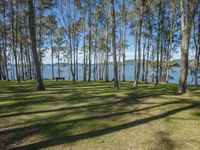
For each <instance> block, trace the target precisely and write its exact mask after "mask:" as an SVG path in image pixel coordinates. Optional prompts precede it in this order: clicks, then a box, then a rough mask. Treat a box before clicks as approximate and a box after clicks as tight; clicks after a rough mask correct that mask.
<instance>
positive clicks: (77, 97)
mask: <svg viewBox="0 0 200 150" xmlns="http://www.w3.org/2000/svg"><path fill="white" fill-rule="evenodd" d="M68 84H69V86H72V87H65V86H66V85H68ZM111 84H112V83H106V84H104V83H103V82H101V83H94V84H93V83H92V86H91V85H90V84H89V83H88V85H87V84H86V83H84V82H80V83H79V82H76V83H68V82H67V84H66V83H62V84H61V85H60V83H55V84H52V83H50V84H49V85H48V87H47V89H48V90H49V91H51V95H50V94H44V95H42V96H40V93H39V92H34V96H35V97H33V98H31V99H30V97H29V94H30V93H29V92H27V93H26V94H27V95H26V94H21V95H20V93H15V92H13V93H12V92H11V93H12V94H11V95H12V96H13V97H15V98H16V100H19V102H16V103H10V104H6V105H0V109H1V112H4V113H3V114H1V115H0V118H1V119H12V118H14V117H18V118H19V119H20V118H21V117H23V116H27V117H28V116H31V117H32V116H34V115H35V116H36V118H31V119H29V120H28V121H27V122H25V123H16V124H12V126H11V127H8V128H5V129H4V128H2V129H0V138H1V137H5V138H4V141H3V143H4V146H2V147H6V148H8V149H9V148H10V149H40V148H46V147H48V146H54V145H60V144H64V143H71V142H76V141H79V140H84V139H88V138H93V137H98V136H102V135H106V134H109V133H114V132H117V131H120V130H124V129H127V128H131V127H135V126H139V125H142V124H147V123H149V122H151V121H154V120H159V119H162V118H166V117H168V116H171V115H173V114H176V113H178V112H181V111H184V110H188V109H192V108H199V103H197V102H193V101H188V100H187V99H178V100H173V101H163V102H162V101H160V100H159V101H158V100H157V101H156V100H155V101H153V102H149V101H147V102H146V101H145V100H144V98H155V97H156V98H158V97H159V96H160V95H163V94H165V95H174V94H175V91H176V87H175V86H167V85H161V86H160V87H159V88H157V87H153V86H151V84H150V85H142V86H141V87H139V88H137V89H132V87H131V86H128V87H127V85H128V84H126V83H123V86H122V87H121V89H120V91H114V90H110V86H111ZM93 85H94V86H93ZM27 86H28V84H27V85H26V86H24V87H23V86H22V87H20V89H22V91H23V89H24V88H27ZM14 88H15V86H14V87H12V86H9V92H10V91H15V89H14ZM19 91H20V90H19ZM32 91H34V90H33V89H32ZM65 92H71V93H70V94H68V95H67V96H64V97H61V98H60V97H59V96H62V95H63V94H65ZM86 92H88V93H87V94H85V93H86ZM117 92H119V93H122V94H123V95H125V96H120V95H118V93H117ZM102 93H103V94H102ZM5 99H6V98H5ZM21 99H23V100H21ZM47 103H50V104H51V107H50V108H51V109H41V108H40V109H39V110H35V109H34V110H33V111H31V110H27V106H29V105H31V106H32V107H37V106H39V105H43V104H47ZM56 103H61V104H65V105H64V106H62V107H60V108H54V104H56ZM79 104H81V105H79ZM177 104H180V105H177ZM66 105H69V106H66ZM143 105H144V106H143ZM171 105H177V106H178V108H177V107H176V108H175V109H172V108H173V107H172V108H171V107H170V106H171ZM182 105H184V106H183V107H181V106H182ZM185 105H187V106H185ZM163 106H166V107H169V108H171V109H172V110H169V111H164V113H161V114H157V115H155V114H154V115H153V116H152V115H149V116H148V117H147V116H145V117H144V116H142V117H140V116H139V118H138V119H135V120H134V121H130V120H132V119H130V118H129V120H126V121H123V122H120V121H115V122H113V123H111V124H109V123H108V122H106V121H105V120H106V119H107V120H109V121H110V120H112V119H113V118H117V119H118V120H120V119H122V118H124V117H125V116H127V115H130V116H134V114H143V113H148V111H149V110H154V109H157V108H162V107H163ZM47 113H49V114H52V113H53V114H54V115H46V116H45V117H43V116H42V117H39V115H43V114H47ZM74 114H77V115H79V114H83V116H81V117H80V116H78V117H77V118H75V119H70V118H68V117H69V116H70V115H74ZM98 121H99V122H100V121H102V122H103V123H102V122H101V123H100V124H95V125H96V127H91V126H89V125H87V124H86V125H85V124H84V123H85V122H88V123H89V124H90V123H91V124H94V123H96V122H97V123H98ZM81 125H83V126H84V127H85V128H86V130H84V131H81V133H80V134H77V133H73V130H74V129H75V128H76V127H77V126H81ZM64 131H65V132H64ZM51 132H56V135H55V134H51ZM37 134H42V135H45V136H46V137H47V139H46V140H41V141H39V142H38V141H37V142H35V143H34V142H33V143H26V144H24V145H23V146H22V145H18V144H15V143H16V142H18V141H22V140H24V139H26V138H27V137H30V136H34V135H37ZM12 144H15V145H14V146H13V145H12ZM0 149H1V146H0ZM2 149H3V148H2Z"/></svg>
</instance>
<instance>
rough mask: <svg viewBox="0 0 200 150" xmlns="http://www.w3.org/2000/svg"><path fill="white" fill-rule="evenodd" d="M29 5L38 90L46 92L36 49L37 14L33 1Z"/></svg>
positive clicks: (29, 0) (29, 1) (30, 0)
mask: <svg viewBox="0 0 200 150" xmlns="http://www.w3.org/2000/svg"><path fill="white" fill-rule="evenodd" d="M28 5H29V29H30V36H31V45H32V53H33V60H34V64H35V71H36V79H37V89H38V90H44V89H45V88H44V84H43V80H42V76H41V69H40V62H39V58H38V54H37V47H36V44H37V43H36V29H35V12H34V5H33V0H28Z"/></svg>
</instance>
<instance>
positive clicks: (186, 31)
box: [178, 0, 192, 94]
mask: <svg viewBox="0 0 200 150" xmlns="http://www.w3.org/2000/svg"><path fill="white" fill-rule="evenodd" d="M184 5H185V3H184V0H181V1H180V6H181V30H182V40H181V62H180V74H179V86H178V93H179V94H183V93H185V92H186V89H187V75H188V53H189V43H190V32H191V25H192V20H191V18H192V16H191V14H192V11H191V9H192V8H191V7H192V6H191V5H192V2H189V1H188V2H187V4H186V7H187V10H188V11H187V12H185V7H184ZM185 13H186V14H185Z"/></svg>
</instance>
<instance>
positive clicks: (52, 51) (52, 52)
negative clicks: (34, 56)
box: [50, 31, 54, 80]
mask: <svg viewBox="0 0 200 150" xmlns="http://www.w3.org/2000/svg"><path fill="white" fill-rule="evenodd" d="M50 42H51V73H52V79H53V80H54V62H53V55H54V48H53V31H52V34H51V41H50Z"/></svg>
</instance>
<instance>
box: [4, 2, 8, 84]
mask: <svg viewBox="0 0 200 150" xmlns="http://www.w3.org/2000/svg"><path fill="white" fill-rule="evenodd" d="M3 20H4V50H3V57H4V65H3V66H4V77H3V78H4V80H7V81H9V75H8V65H7V63H8V62H7V54H6V52H7V27H6V5H5V0H3Z"/></svg>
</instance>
